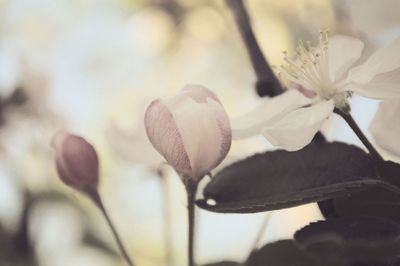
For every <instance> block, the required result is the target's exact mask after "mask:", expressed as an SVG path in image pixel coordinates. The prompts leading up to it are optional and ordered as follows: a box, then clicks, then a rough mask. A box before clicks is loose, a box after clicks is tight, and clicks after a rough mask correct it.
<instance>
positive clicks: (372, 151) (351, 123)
mask: <svg viewBox="0 0 400 266" xmlns="http://www.w3.org/2000/svg"><path fill="white" fill-rule="evenodd" d="M334 112H335V113H336V114H338V115H340V116H341V117H342V118H343V119H344V121H346V123H347V124H348V125H349V126H350V127H351V129H352V130H353V131H354V133H356V135H357V137H358V138H359V139H360V140H361V142H362V143H363V144H364V146H365V147H366V148H367V149H368V151H369V153H370V154H371V155H372V156H373V157H374V159H375V160H376V161H384V160H383V158H382V156H381V155H380V154H379V152H378V151H377V150H376V149H375V148H374V146H373V145H372V144H371V142H369V140H368V139H367V137H366V136H365V135H364V133H363V132H362V131H361V129H360V128H359V126H358V125H357V123H356V121H354V119H353V117H352V116H351V114H350V113H347V112H344V111H342V110H340V109H339V108H335V110H334Z"/></svg>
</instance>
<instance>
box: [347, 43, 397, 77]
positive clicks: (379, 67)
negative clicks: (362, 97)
mask: <svg viewBox="0 0 400 266" xmlns="http://www.w3.org/2000/svg"><path fill="white" fill-rule="evenodd" d="M399 67H400V38H397V39H395V40H394V41H393V42H392V43H390V44H389V45H388V46H386V47H383V48H381V49H379V50H378V51H376V52H375V53H374V54H373V55H372V56H371V57H370V58H369V59H368V60H367V61H366V62H365V63H364V64H362V65H359V66H357V67H355V68H353V69H351V70H350V71H349V74H348V77H347V81H348V82H353V83H357V84H365V83H368V82H369V81H371V80H372V79H373V78H374V77H375V76H376V75H379V74H382V73H385V72H389V71H393V70H395V69H397V68H399Z"/></svg>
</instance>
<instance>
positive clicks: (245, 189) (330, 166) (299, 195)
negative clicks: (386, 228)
mask: <svg viewBox="0 0 400 266" xmlns="http://www.w3.org/2000/svg"><path fill="white" fill-rule="evenodd" d="M373 187H386V188H387V189H391V190H396V189H397V188H396V187H394V186H392V185H390V184H389V183H388V182H385V181H383V180H381V179H380V177H379V176H378V174H377V171H376V168H375V166H374V163H373V161H372V159H371V157H370V156H369V155H368V154H367V153H365V152H364V151H363V150H361V149H360V148H357V147H355V146H352V145H347V144H344V143H338V142H334V143H311V144H310V145H308V146H307V147H305V148H304V149H302V150H300V151H297V152H287V151H283V150H278V151H270V152H266V153H263V154H257V155H254V156H251V157H249V158H247V159H244V160H242V161H240V162H237V163H235V164H233V165H231V166H228V167H227V168H225V169H223V170H222V171H221V172H219V173H218V174H217V175H216V176H215V177H214V178H213V179H212V180H211V182H210V183H209V184H208V185H207V186H206V188H205V189H204V199H202V200H199V201H198V202H197V204H198V205H199V206H200V207H202V208H204V209H207V210H210V211H215V212H234V213H251V212H261V211H268V210H276V209H282V208H288V207H293V206H297V205H301V204H306V203H310V202H316V201H321V200H324V199H330V198H335V197H340V196H344V195H347V194H349V193H354V192H356V191H360V190H365V189H369V188H373ZM397 190H398V189H397ZM209 199H212V200H214V201H215V202H214V203H215V204H210V202H209V201H208V200H209Z"/></svg>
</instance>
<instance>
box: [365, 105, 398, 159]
mask: <svg viewBox="0 0 400 266" xmlns="http://www.w3.org/2000/svg"><path fill="white" fill-rule="evenodd" d="M369 129H370V131H371V133H372V136H373V137H374V139H375V141H376V143H377V144H378V145H379V146H381V147H382V148H384V149H385V150H387V151H389V152H391V153H393V154H395V155H397V156H400V141H399V140H400V100H391V101H384V102H382V103H380V105H379V109H378V111H377V112H376V114H375V117H374V119H373V120H372V123H371V125H370V128H369Z"/></svg>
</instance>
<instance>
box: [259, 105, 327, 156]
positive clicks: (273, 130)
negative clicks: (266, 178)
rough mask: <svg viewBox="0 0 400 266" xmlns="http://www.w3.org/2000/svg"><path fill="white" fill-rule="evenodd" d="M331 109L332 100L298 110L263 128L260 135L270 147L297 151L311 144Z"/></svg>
mask: <svg viewBox="0 0 400 266" xmlns="http://www.w3.org/2000/svg"><path fill="white" fill-rule="evenodd" d="M333 109H334V103H333V101H332V100H330V101H324V102H320V103H318V104H315V105H312V106H310V107H304V108H299V109H297V110H295V111H293V112H290V113H288V114H287V115H285V116H284V117H283V118H282V119H280V120H279V121H277V122H276V123H274V124H273V125H270V126H268V127H265V128H263V130H262V133H263V135H264V136H265V137H266V138H267V140H268V141H269V142H271V144H272V145H275V146H280V147H283V148H284V149H286V150H288V151H296V150H299V149H301V148H303V147H304V146H306V145H307V144H309V143H310V142H311V140H312V139H313V137H314V135H315V134H316V133H317V132H318V130H319V129H320V128H321V125H322V123H323V122H324V121H325V120H326V118H328V116H329V115H330V114H331V113H332V112H333Z"/></svg>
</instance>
